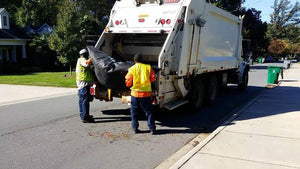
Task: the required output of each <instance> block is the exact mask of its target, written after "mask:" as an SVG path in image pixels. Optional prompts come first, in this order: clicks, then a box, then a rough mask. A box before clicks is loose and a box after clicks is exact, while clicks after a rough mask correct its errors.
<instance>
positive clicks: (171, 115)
mask: <svg viewBox="0 0 300 169" xmlns="http://www.w3.org/2000/svg"><path fill="white" fill-rule="evenodd" d="M264 89H265V88H263V87H256V86H249V87H248V88H247V90H246V91H240V90H238V89H237V87H236V86H230V87H228V88H227V89H226V90H224V91H222V92H221V93H220V94H219V97H218V98H217V100H216V102H215V103H214V104H213V105H211V106H204V107H203V108H202V110H201V111H199V112H194V111H193V110H192V109H191V108H190V107H189V106H188V105H186V106H183V107H180V108H178V109H176V110H174V111H166V110H163V111H156V114H155V119H156V125H157V134H171V133H210V132H212V131H213V130H215V129H216V128H217V127H218V126H219V125H220V124H222V123H223V122H224V120H226V119H227V118H228V117H229V116H231V115H232V114H234V113H236V111H237V110H238V109H240V108H241V107H242V106H243V105H245V104H246V103H248V102H249V101H250V100H252V99H253V98H254V97H256V96H257V95H258V94H259V93H261V92H262V91H263V90H264ZM102 113H103V114H104V115H108V116H111V117H103V118H102V117H97V118H95V121H96V123H108V122H117V121H131V118H130V109H124V110H120V109H116V110H103V111H102ZM139 120H140V121H146V117H145V115H144V113H140V117H139ZM164 126H165V127H164ZM162 128H163V129H162ZM165 128H167V129H165Z"/></svg>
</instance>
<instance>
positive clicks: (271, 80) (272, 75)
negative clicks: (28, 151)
mask: <svg viewBox="0 0 300 169" xmlns="http://www.w3.org/2000/svg"><path fill="white" fill-rule="evenodd" d="M281 70H282V68H281V66H268V84H277V83H278V76H279V73H280V72H281Z"/></svg>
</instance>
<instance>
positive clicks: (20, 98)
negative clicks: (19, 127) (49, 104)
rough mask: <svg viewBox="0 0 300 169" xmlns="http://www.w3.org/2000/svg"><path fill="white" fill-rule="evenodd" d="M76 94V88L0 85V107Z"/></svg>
mask: <svg viewBox="0 0 300 169" xmlns="http://www.w3.org/2000/svg"><path fill="white" fill-rule="evenodd" d="M76 93H77V89H76V88H62V87H41V86H25V85H4V84H0V106H3V105H10V104H15V103H22V102H27V101H34V100H39V99H43V98H52V97H59V96H65V95H71V94H76Z"/></svg>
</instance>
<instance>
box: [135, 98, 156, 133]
mask: <svg viewBox="0 0 300 169" xmlns="http://www.w3.org/2000/svg"><path fill="white" fill-rule="evenodd" d="M140 110H143V111H144V112H145V113H146V117H147V122H148V127H149V129H150V130H151V131H152V130H155V128H156V127H155V120H154V111H153V107H152V101H151V98H150V97H145V98H137V97H133V96H131V108H130V114H131V126H132V128H133V129H134V130H135V129H138V127H139V122H138V118H137V116H138V113H139V111H140Z"/></svg>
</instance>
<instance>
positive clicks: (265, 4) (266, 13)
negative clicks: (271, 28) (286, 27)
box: [242, 0, 299, 23]
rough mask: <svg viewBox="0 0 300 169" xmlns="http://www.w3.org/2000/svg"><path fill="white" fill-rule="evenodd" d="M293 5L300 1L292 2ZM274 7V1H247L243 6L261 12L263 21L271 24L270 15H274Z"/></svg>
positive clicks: (294, 0)
mask: <svg viewBox="0 0 300 169" xmlns="http://www.w3.org/2000/svg"><path fill="white" fill-rule="evenodd" d="M290 1H291V4H295V3H296V2H297V1H299V0H290ZM273 5H274V0H245V3H244V4H243V5H242V6H243V7H246V8H247V9H249V8H255V9H256V10H258V11H262V12H261V20H262V21H263V22H268V23H269V22H270V14H272V13H273V8H271V6H273Z"/></svg>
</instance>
